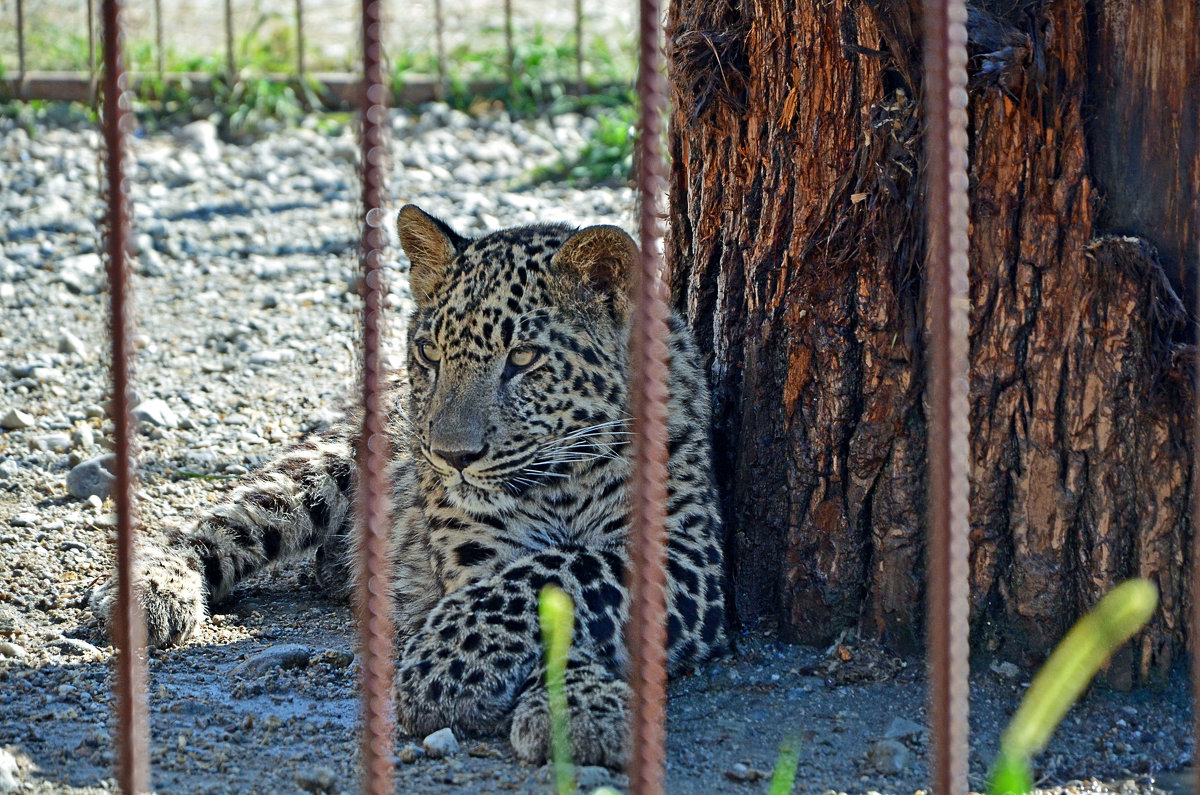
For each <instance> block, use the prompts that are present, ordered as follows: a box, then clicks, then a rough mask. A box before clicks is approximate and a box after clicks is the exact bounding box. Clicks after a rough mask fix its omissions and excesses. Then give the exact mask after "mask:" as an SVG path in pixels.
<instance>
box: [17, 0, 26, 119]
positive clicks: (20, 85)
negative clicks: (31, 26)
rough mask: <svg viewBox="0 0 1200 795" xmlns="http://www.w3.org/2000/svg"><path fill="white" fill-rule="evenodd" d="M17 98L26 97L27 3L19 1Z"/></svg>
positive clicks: (22, 0)
mask: <svg viewBox="0 0 1200 795" xmlns="http://www.w3.org/2000/svg"><path fill="white" fill-rule="evenodd" d="M17 92H18V93H17V96H18V97H21V98H22V99H23V98H24V97H25V3H24V0H17Z"/></svg>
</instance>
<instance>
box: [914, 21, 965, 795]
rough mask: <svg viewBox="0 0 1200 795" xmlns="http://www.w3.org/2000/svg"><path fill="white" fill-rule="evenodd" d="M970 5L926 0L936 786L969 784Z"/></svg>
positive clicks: (943, 793)
mask: <svg viewBox="0 0 1200 795" xmlns="http://www.w3.org/2000/svg"><path fill="white" fill-rule="evenodd" d="M966 22H967V11H966V7H965V5H964V3H963V0H926V2H925V10H924V47H925V63H924V74H925V89H924V95H925V120H926V134H925V153H926V156H925V160H926V162H925V168H926V189H925V195H926V201H927V205H926V251H925V273H926V278H927V279H928V286H929V289H928V295H929V303H928V311H929V412H930V422H929V524H930V536H929V597H928V599H929V603H928V619H927V622H926V626H927V628H928V637H929V691H930V721H931V724H932V725H931V729H932V738H931V750H932V761H931V770H932V772H933V791H934V792H935V793H939V795H952V794H957V793H961V792H966V791H967V766H968V753H969V749H968V745H967V734H968V723H967V709H968V700H967V692H968V682H967V675H968V661H967V656H968V632H969V629H968V624H967V611H968V604H967V580H968V554H969V542H968V532H969V527H968V510H969V507H970V505H969V496H970V493H969V489H970V486H969V483H968V479H967V476H968V459H967V452H968V451H967V433H968V430H969V419H968V414H967V412H968V402H967V378H968V362H967V353H968V345H967V332H968V315H967V308H968V300H969V298H968V262H967V243H968V240H967V206H968V198H967V92H966V84H967V71H966V64H967V52H966V44H967V31H966Z"/></svg>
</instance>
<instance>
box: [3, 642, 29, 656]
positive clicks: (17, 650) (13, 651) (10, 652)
mask: <svg viewBox="0 0 1200 795" xmlns="http://www.w3.org/2000/svg"><path fill="white" fill-rule="evenodd" d="M26 654H27V652H26V651H25V648H24V647H23V646H20V645H18V644H16V643H13V642H12V641H10V640H0V657H24V656H25V655H26Z"/></svg>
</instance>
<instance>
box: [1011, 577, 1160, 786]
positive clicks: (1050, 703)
mask: <svg viewBox="0 0 1200 795" xmlns="http://www.w3.org/2000/svg"><path fill="white" fill-rule="evenodd" d="M1157 606H1158V589H1157V588H1155V587H1154V585H1153V584H1152V583H1150V582H1149V581H1148V580H1129V581H1127V582H1123V583H1121V584H1120V585H1118V586H1117V587H1116V588H1113V589H1112V591H1110V592H1109V593H1108V595H1106V596H1105V597H1104V598H1103V599H1101V600H1100V602H1099V604H1097V605H1096V606H1095V607H1094V608H1093V609H1092V611H1091V612H1090V613H1088V614H1087V615H1085V616H1084V617H1083V618H1081V619H1079V621H1078V622H1077V623H1076V624H1075V626H1074V627H1072V628H1071V631H1070V632H1068V633H1067V636H1066V637H1065V638H1063V640H1062V642H1060V643H1059V644H1058V646H1057V647H1056V648H1055V649H1054V652H1053V653H1052V654H1051V655H1050V658H1049V659H1048V660H1046V663H1045V665H1043V666H1042V668H1041V670H1040V671H1038V673H1037V676H1035V677H1034V679H1033V684H1031V685H1030V686H1029V690H1028V692H1026V693H1025V697H1024V698H1023V699H1021V705H1020V706H1019V707H1018V708H1017V712H1016V714H1015V715H1013V718H1012V721H1011V722H1010V723H1009V724H1008V728H1007V729H1005V731H1004V735H1003V736H1002V737H1001V738H1000V753H999V754H998V755H997V758H996V762H995V765H994V766H993V772H992V778H991V782H990V786H989V788H988V792H989V793H990V795H1021V794H1022V793H1026V792H1029V791H1031V790H1032V789H1033V777H1032V775H1031V774H1030V770H1029V762H1030V760H1031V759H1032V758H1033V757H1034V756H1035V755H1036V754H1038V753H1039V752H1041V751H1042V749H1044V748H1045V747H1046V744H1047V743H1048V742H1050V736H1051V735H1052V734H1053V733H1054V729H1055V728H1056V727H1057V726H1058V724H1059V722H1060V721H1062V719H1063V716H1065V715H1066V714H1067V710H1069V709H1070V708H1071V705H1072V704H1074V703H1075V702H1076V701H1077V700H1078V699H1079V696H1080V695H1082V694H1083V691H1084V690H1085V689H1086V688H1087V686H1088V684H1089V683H1090V682H1091V681H1092V677H1094V676H1095V675H1096V672H1097V671H1098V670H1100V666H1101V665H1103V664H1104V661H1105V660H1107V659H1108V658H1109V657H1110V656H1112V653H1113V652H1114V651H1116V649H1117V647H1119V646H1120V645H1121V644H1122V643H1124V642H1125V641H1127V640H1129V638H1131V637H1132V636H1133V634H1134V633H1135V632H1137V631H1138V630H1139V629H1141V628H1142V626H1143V625H1145V623H1146V622H1147V621H1149V620H1150V616H1151V615H1152V614H1153V613H1154V609H1155V608H1156V607H1157Z"/></svg>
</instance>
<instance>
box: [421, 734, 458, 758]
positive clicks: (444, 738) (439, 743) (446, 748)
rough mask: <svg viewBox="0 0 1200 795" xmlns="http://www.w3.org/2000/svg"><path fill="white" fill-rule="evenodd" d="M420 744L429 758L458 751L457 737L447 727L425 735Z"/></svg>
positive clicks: (441, 756) (440, 756)
mask: <svg viewBox="0 0 1200 795" xmlns="http://www.w3.org/2000/svg"><path fill="white" fill-rule="evenodd" d="M421 746H422V747H423V748H424V749H425V755H426V756H427V757H429V758H430V759H441V758H443V757H446V756H453V755H454V754H457V753H458V751H459V748H458V738H457V737H455V736H454V732H453V731H451V730H450V729H449V728H448V727H447V728H445V729H438V730H437V731H435V732H434V733H433V734H431V735H429V736H428V737H426V738H425V739H424V740H422V741H421Z"/></svg>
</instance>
